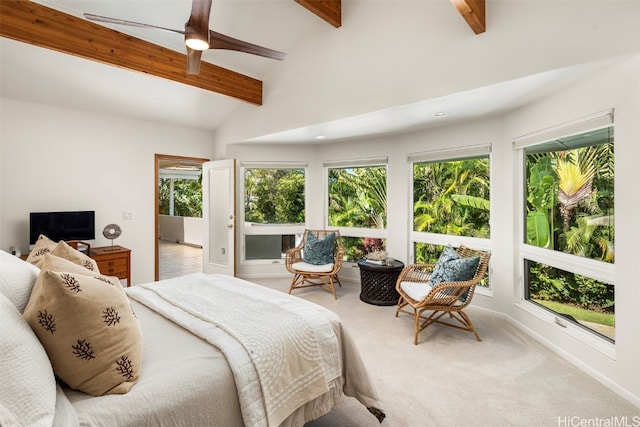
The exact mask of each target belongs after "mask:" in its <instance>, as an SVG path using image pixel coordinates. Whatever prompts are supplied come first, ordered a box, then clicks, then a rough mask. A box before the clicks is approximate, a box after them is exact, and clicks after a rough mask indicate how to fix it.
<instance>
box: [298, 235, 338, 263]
mask: <svg viewBox="0 0 640 427" xmlns="http://www.w3.org/2000/svg"><path fill="white" fill-rule="evenodd" d="M335 246H336V233H331V234H328V235H327V237H325V238H324V239H318V237H317V236H316V235H315V234H313V232H311V231H309V232H308V233H307V242H306V244H305V245H304V253H303V256H302V261H304V262H306V263H308V264H313V265H324V264H332V263H333V261H334V259H333V250H334V248H335Z"/></svg>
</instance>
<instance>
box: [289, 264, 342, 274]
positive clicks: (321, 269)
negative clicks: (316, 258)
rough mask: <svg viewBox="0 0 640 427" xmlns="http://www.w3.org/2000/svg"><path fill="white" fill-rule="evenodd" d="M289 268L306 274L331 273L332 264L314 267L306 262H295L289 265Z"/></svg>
mask: <svg viewBox="0 0 640 427" xmlns="http://www.w3.org/2000/svg"><path fill="white" fill-rule="evenodd" d="M291 268H293V269H294V270H298V271H303V272H307V273H330V272H331V271H333V263H331V264H321V265H316V264H309V263H307V262H295V263H293V264H291Z"/></svg>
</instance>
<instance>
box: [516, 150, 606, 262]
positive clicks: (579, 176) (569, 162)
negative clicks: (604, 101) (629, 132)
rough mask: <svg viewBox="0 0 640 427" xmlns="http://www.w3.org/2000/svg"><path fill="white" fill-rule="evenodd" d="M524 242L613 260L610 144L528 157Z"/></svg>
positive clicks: (604, 259) (535, 154)
mask: <svg viewBox="0 0 640 427" xmlns="http://www.w3.org/2000/svg"><path fill="white" fill-rule="evenodd" d="M527 177H528V179H527V224H526V230H527V243H528V244H530V245H534V246H539V247H543V248H548V249H553V250H558V251H562V252H567V253H570V254H574V255H579V256H583V257H587V258H592V259H599V260H602V261H606V262H613V261H614V254H615V251H614V226H613V218H614V211H613V179H614V175H613V144H612V143H608V144H602V145H596V146H589V147H583V148H578V149H574V150H567V151H555V152H545V153H534V154H529V155H527Z"/></svg>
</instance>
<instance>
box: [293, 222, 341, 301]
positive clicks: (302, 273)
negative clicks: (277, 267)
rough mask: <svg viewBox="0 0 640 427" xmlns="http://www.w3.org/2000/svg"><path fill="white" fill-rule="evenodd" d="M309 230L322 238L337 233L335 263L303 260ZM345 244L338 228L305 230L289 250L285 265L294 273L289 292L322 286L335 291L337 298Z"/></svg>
mask: <svg viewBox="0 0 640 427" xmlns="http://www.w3.org/2000/svg"><path fill="white" fill-rule="evenodd" d="M309 232H313V234H314V235H315V236H316V237H317V238H318V239H320V240H322V239H324V238H325V237H327V236H328V235H329V234H331V233H335V234H336V243H335V248H334V251H333V263H331V264H325V265H313V264H308V263H306V262H304V261H303V252H304V247H305V245H306V244H307V236H308V235H309ZM344 252H345V251H344V246H343V244H342V238H341V237H340V232H339V231H338V230H305V231H304V234H303V235H302V240H301V241H300V244H298V246H296V247H295V248H293V249H289V250H288V251H287V257H286V260H285V265H286V267H287V270H289V272H291V273H292V274H293V279H291V286H290V287H289V293H291V291H293V290H294V289H300V288H308V287H311V286H322V287H325V288H326V289H328V290H330V291H331V292H332V293H333V298H334V299H337V296H336V289H335V283H336V282H337V283H338V285H339V286H342V284H341V283H340V279H339V278H338V271H340V268H341V267H342V260H343V258H344Z"/></svg>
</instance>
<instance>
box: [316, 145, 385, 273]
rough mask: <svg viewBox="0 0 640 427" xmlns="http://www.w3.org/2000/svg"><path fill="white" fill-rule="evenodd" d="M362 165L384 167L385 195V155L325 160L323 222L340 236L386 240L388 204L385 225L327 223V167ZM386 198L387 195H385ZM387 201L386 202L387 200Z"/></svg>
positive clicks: (354, 263) (352, 262)
mask: <svg viewBox="0 0 640 427" xmlns="http://www.w3.org/2000/svg"><path fill="white" fill-rule="evenodd" d="M363 167H384V168H385V177H386V181H387V196H388V192H389V190H388V189H389V159H388V158H387V157H377V158H369V159H352V160H340V161H326V162H324V163H323V164H322V176H323V180H324V202H323V212H324V215H323V223H324V227H325V228H326V229H331V230H338V231H339V232H340V236H341V237H355V238H367V237H371V238H376V239H382V240H385V241H387V240H388V236H389V232H388V226H387V221H388V215H389V206H388V205H387V207H386V212H387V218H386V219H385V227H386V228H384V229H382V228H361V227H341V226H333V225H329V169H346V168H363ZM387 200H388V197H387ZM387 203H388V202H387ZM345 264H348V265H352V266H355V265H357V261H355V262H354V261H346V260H345V261H344V262H343V265H345Z"/></svg>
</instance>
